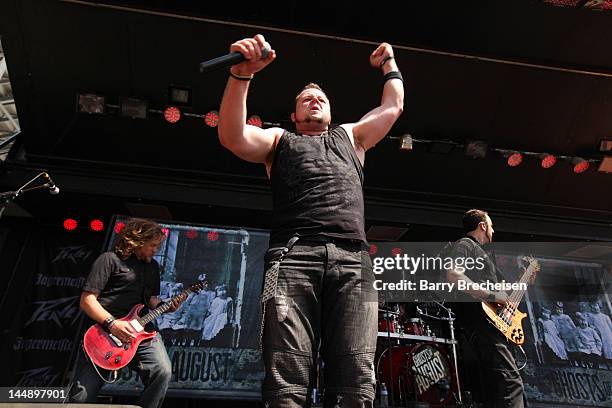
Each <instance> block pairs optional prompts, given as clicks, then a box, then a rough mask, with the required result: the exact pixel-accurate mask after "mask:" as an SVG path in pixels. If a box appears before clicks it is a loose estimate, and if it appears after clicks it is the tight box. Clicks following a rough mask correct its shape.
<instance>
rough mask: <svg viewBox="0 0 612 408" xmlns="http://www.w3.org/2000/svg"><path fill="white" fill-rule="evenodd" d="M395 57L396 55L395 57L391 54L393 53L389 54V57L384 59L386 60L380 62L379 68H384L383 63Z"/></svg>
mask: <svg viewBox="0 0 612 408" xmlns="http://www.w3.org/2000/svg"><path fill="white" fill-rule="evenodd" d="M393 58H394V57H393V56H391V55H389V56H387V58H385V59H384V60H383V61H382V62H381V63H380V65H379V68H382V67H383V65H385V64H386V63H387V62H389V60H392V59H393Z"/></svg>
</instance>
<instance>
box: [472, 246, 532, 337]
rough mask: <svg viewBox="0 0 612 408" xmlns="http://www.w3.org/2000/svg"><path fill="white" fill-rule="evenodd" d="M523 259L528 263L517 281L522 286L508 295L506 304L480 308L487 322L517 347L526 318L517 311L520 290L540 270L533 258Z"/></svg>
mask: <svg viewBox="0 0 612 408" xmlns="http://www.w3.org/2000/svg"><path fill="white" fill-rule="evenodd" d="M523 259H524V261H526V262H527V263H528V265H527V267H526V268H525V272H523V275H522V276H521V279H520V280H519V283H523V285H521V286H520V287H519V289H517V290H515V291H513V292H512V293H511V294H510V296H509V300H508V303H506V304H505V305H503V306H499V305H498V304H497V303H490V302H482V308H483V310H484V312H485V314H486V316H487V319H488V321H489V322H490V323H491V324H493V326H495V327H496V328H497V330H499V331H500V332H502V334H503V335H504V336H505V337H506V338H507V339H508V340H509V341H511V342H512V343H514V344H516V345H519V346H520V345H522V344H523V343H524V342H525V335H524V331H523V326H522V323H521V322H522V320H523V319H524V318H525V317H527V313H523V312H521V311H520V310H518V305H519V303H521V300H522V299H523V296H524V295H525V290H524V289H520V288H521V287H525V286H526V284H527V283H532V282H533V281H534V279H535V274H536V273H537V272H538V271H539V270H540V264H539V263H538V261H537V260H536V259H535V258H532V257H525V258H523Z"/></svg>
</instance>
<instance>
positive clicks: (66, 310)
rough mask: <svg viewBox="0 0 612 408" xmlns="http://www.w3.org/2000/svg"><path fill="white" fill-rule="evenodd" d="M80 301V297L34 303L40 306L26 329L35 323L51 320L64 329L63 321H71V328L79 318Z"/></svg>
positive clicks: (27, 323)
mask: <svg viewBox="0 0 612 408" xmlns="http://www.w3.org/2000/svg"><path fill="white" fill-rule="evenodd" d="M78 299H79V296H70V297H65V298H61V299H53V300H42V301H40V302H34V303H33V304H34V305H38V307H37V308H36V310H34V312H33V313H32V316H31V317H30V320H28V321H27V322H26V324H25V325H24V327H27V326H28V325H30V324H31V323H34V322H43V321H49V320H51V321H53V322H55V323H56V324H57V325H58V326H59V327H63V324H62V321H63V320H70V326H72V325H73V324H74V323H75V322H76V320H77V319H78V318H79V306H78Z"/></svg>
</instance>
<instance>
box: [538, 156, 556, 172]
mask: <svg viewBox="0 0 612 408" xmlns="http://www.w3.org/2000/svg"><path fill="white" fill-rule="evenodd" d="M555 163H557V158H556V157H555V156H553V155H552V154H547V155H546V156H544V158H542V163H541V164H542V167H543V168H545V169H550V168H551V167H552V166H554V165H555Z"/></svg>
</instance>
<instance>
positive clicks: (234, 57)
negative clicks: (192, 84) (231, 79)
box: [200, 43, 271, 74]
mask: <svg viewBox="0 0 612 408" xmlns="http://www.w3.org/2000/svg"><path fill="white" fill-rule="evenodd" d="M270 49H271V48H270V44H268V43H266V45H265V46H264V48H263V50H261V59H264V58H266V57H267V56H268V53H269V52H270ZM243 61H246V58H244V55H242V54H241V53H239V52H230V53H229V54H225V55H222V56H220V57H217V58H213V59H211V60H208V61H204V62H201V63H200V73H201V74H202V73H204V72H208V71H213V70H215V69H219V68H225V67H231V66H232V65H236V64H239V63H241V62H243Z"/></svg>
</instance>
